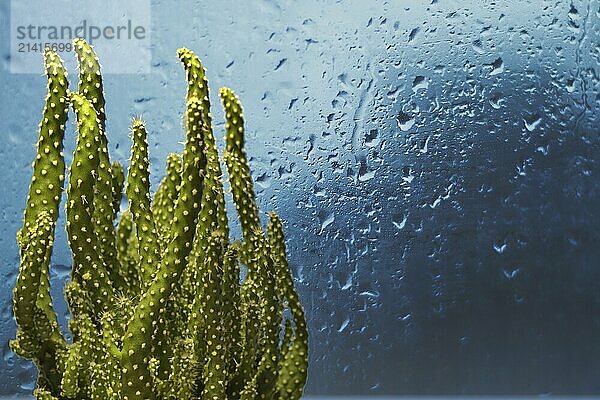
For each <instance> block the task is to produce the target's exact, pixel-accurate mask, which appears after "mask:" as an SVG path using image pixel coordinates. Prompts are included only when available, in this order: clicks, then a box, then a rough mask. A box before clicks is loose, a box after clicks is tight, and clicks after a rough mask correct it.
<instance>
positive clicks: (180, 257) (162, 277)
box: [11, 39, 308, 400]
mask: <svg viewBox="0 0 600 400" xmlns="http://www.w3.org/2000/svg"><path fill="white" fill-rule="evenodd" d="M74 49H75V52H76V55H77V60H78V63H79V87H78V90H77V91H76V92H70V91H69V89H68V86H69V83H68V80H67V72H66V70H65V68H64V67H63V63H62V60H61V59H60V57H59V56H58V55H57V54H55V53H54V52H52V51H51V50H49V49H47V50H46V51H45V54H44V60H45V70H46V75H47V77H48V95H47V97H46V106H45V107H44V113H43V118H42V122H41V124H40V131H39V139H38V145H37V155H36V158H35V160H34V163H33V177H32V180H31V185H30V189H29V195H28V197H27V206H26V208H25V213H24V223H23V228H22V229H21V230H20V231H19V232H18V234H17V241H18V244H19V247H20V256H21V266H20V271H19V276H18V278H17V282H16V286H15V290H14V315H15V319H16V322H17V326H18V330H17V336H16V339H15V340H13V341H12V342H11V347H12V349H13V350H14V351H15V352H16V353H17V354H19V355H20V356H22V357H25V358H28V359H30V360H32V361H33V362H34V363H35V365H36V366H37V369H38V371H39V374H38V382H37V388H36V390H35V392H34V393H35V396H36V398H38V399H102V400H104V399H115V400H116V399H125V400H133V399H149V400H159V399H202V400H215V399H230V400H237V399H240V400H241V399H257V400H258V399H268V400H271V399H273V400H280V399H281V400H284V399H285V400H288V399H299V398H300V397H301V395H302V391H303V387H304V384H305V381H306V371H307V364H308V358H307V357H308V333H307V329H306V322H305V319H304V311H303V309H302V306H301V304H300V301H299V298H298V295H297V293H296V291H295V288H294V285H293V281H292V278H291V275H290V271H289V267H288V263H287V259H286V250H285V242H284V236H283V225H282V222H281V220H280V219H279V217H277V215H275V214H274V213H271V215H270V220H269V223H268V227H267V229H266V233H265V231H264V230H263V227H262V226H261V222H260V219H259V213H258V208H257V206H256V201H255V195H254V189H253V183H252V178H251V175H250V168H249V165H248V161H247V159H246V155H245V152H244V148H243V146H244V129H243V116H242V108H241V105H240V102H239V100H238V98H237V97H236V96H235V94H234V93H233V92H232V91H231V90H230V89H227V88H223V89H221V91H220V97H221V100H222V102H223V106H224V109H225V116H226V125H225V130H226V137H225V139H226V149H225V153H224V159H225V164H226V167H227V171H228V173H229V182H230V185H231V191H232V194H233V201H234V202H235V206H236V211H237V215H238V218H239V222H240V225H241V228H242V238H241V240H235V241H231V239H230V234H229V227H228V223H229V222H228V218H227V213H226V211H225V210H226V207H225V191H224V188H223V178H222V169H221V163H220V159H219V154H218V150H217V146H216V143H215V138H214V135H213V131H212V124H211V116H210V102H209V96H208V82H207V79H206V76H205V72H204V68H203V67H202V64H201V62H200V60H199V59H198V57H196V55H194V53H193V52H191V51H190V50H188V49H180V50H179V51H178V56H179V58H180V60H181V62H182V64H183V66H184V68H185V71H186V75H187V81H188V91H187V108H186V112H185V122H186V130H187V132H186V141H185V148H184V151H183V154H182V155H181V156H179V155H175V154H171V155H169V156H168V159H167V172H166V176H165V178H164V179H163V180H162V181H161V183H160V185H159V187H158V189H157V190H156V193H155V194H154V197H151V195H150V176H149V165H148V164H149V159H148V142H147V135H148V133H147V131H146V127H145V125H144V123H143V122H142V121H141V120H139V119H136V120H134V121H133V124H132V127H131V134H132V140H133V144H132V150H131V164H130V166H129V170H128V172H127V176H126V177H125V174H124V171H123V167H122V166H121V165H120V164H119V163H118V162H113V163H111V162H110V157H109V153H108V140H107V137H106V134H105V132H106V130H105V128H106V114H105V110H104V106H105V99H104V95H103V89H102V88H103V82H102V75H101V74H100V63H99V61H98V58H97V57H96V54H95V53H94V51H93V49H92V47H91V46H90V45H89V44H88V43H86V42H85V40H83V39H75V40H74ZM69 107H71V108H73V111H74V112H75V116H76V126H77V132H78V135H77V145H76V148H75V152H74V154H73V161H72V164H71V166H70V168H69V177H68V187H67V189H66V191H67V201H66V230H67V236H68V241H69V246H70V248H71V251H72V254H73V268H72V273H71V281H70V282H69V283H68V284H67V286H66V289H65V294H66V298H67V301H68V304H69V310H70V313H71V319H70V321H69V330H70V332H71V335H72V341H70V342H68V341H67V340H66V339H65V338H64V337H63V335H62V333H61V331H60V329H59V326H58V323H57V318H56V314H55V312H54V310H53V308H52V301H51V298H50V289H49V287H50V284H49V271H50V256H51V254H52V246H53V241H54V231H55V227H56V223H57V218H58V213H59V205H60V198H61V192H62V191H63V184H64V182H65V160H64V154H63V138H64V132H65V123H66V121H67V116H68V109H69ZM125 196H126V198H127V203H128V205H129V207H128V209H127V210H125V211H123V212H120V209H121V203H122V202H123V199H124V197H125ZM242 268H245V269H246V273H245V274H241V269H242ZM241 275H245V278H244V279H243V280H242V279H241Z"/></svg>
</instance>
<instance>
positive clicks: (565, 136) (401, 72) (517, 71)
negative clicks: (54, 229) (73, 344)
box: [0, 0, 600, 396]
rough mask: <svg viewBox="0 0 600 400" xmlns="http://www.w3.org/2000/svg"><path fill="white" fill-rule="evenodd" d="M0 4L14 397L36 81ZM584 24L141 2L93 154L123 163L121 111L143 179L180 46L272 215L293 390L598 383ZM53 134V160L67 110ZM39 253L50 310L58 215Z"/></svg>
mask: <svg viewBox="0 0 600 400" xmlns="http://www.w3.org/2000/svg"><path fill="white" fill-rule="evenodd" d="M9 15H10V12H9V4H8V2H2V4H1V5H0V44H1V54H2V58H1V60H0V88H1V89H0V105H1V107H0V138H1V140H2V146H0V160H1V161H0V163H1V164H0V166H1V168H0V187H1V188H2V190H0V212H1V214H0V220H1V234H0V279H1V282H0V285H1V286H0V319H1V325H0V326H2V330H1V331H0V345H1V346H2V357H1V358H0V394H15V393H27V392H30V391H31V390H32V387H33V376H34V372H33V371H34V370H33V368H32V366H31V365H30V364H29V363H28V362H25V361H23V360H20V359H19V358H18V357H16V356H15V355H14V354H13V353H12V352H11V351H10V350H9V348H8V345H7V342H8V340H9V338H11V337H13V335H14V331H15V326H14V322H13V319H12V318H13V317H12V314H11V290H12V287H13V285H14V281H15V278H16V274H17V270H18V249H17V247H16V243H15V233H16V231H17V229H18V228H19V227H20V223H21V215H22V209H23V207H24V204H25V196H26V191H27V188H28V183H29V180H30V174H31V168H30V163H31V161H32V159H33V156H34V151H35V149H34V147H33V144H34V143H35V141H36V135H37V133H36V130H37V124H38V122H39V119H40V115H41V109H42V107H43V98H44V95H45V78H44V77H43V76H41V75H40V76H36V75H15V74H9V72H8V70H9V65H8V63H9V61H10V56H9V53H8V51H9V50H8V49H9V30H8V29H9V28H8V26H9ZM599 19H600V5H599V4H598V2H597V1H572V2H569V1H543V0H537V1H497V2H493V3H492V2H482V1H477V0H473V1H450V0H433V1H427V2H425V1H416V0H415V1H388V2H383V1H361V0H348V1H337V2H334V1H316V0H305V1H302V2H296V1H290V0H283V1H264V0H260V1H259V0H251V1H250V0H248V1H244V2H237V1H222V2H221V1H220V2H201V1H178V2H168V1H158V0H154V1H152V57H153V63H152V73H151V74H143V75H142V74H140V75H108V76H106V77H105V88H106V97H107V102H108V104H107V114H108V128H107V130H108V136H109V140H110V151H111V155H112V157H113V158H115V159H118V160H120V161H123V162H124V163H127V159H128V156H129V138H128V125H129V122H130V119H131V117H133V116H137V115H141V116H143V118H144V119H145V120H146V121H147V125H148V128H149V130H150V131H151V135H152V136H151V138H150V142H151V163H152V177H153V178H152V180H153V183H155V184H156V183H157V182H158V181H159V179H160V178H161V177H162V173H163V168H164V160H165V158H166V155H167V153H169V152H172V151H180V150H181V147H182V146H181V144H180V143H181V142H182V141H183V133H182V129H181V125H182V124H181V113H182V109H183V105H184V94H185V81H184V74H183V72H182V68H181V66H180V65H179V62H178V60H177V59H176V57H175V51H176V49H177V48H178V47H180V46H186V47H189V48H191V49H193V50H194V51H195V52H196V53H197V54H198V55H200V56H201V58H202V60H203V62H204V64H205V66H206V67H207V69H208V78H209V81H210V84H211V87H212V96H213V97H214V96H216V94H217V90H216V89H217V88H218V87H220V86H223V85H227V86H229V87H232V88H233V89H234V90H236V91H237V93H238V94H239V95H240V97H241V100H242V102H243V104H244V111H245V115H246V119H247V129H248V136H247V137H248V143H247V149H248V153H249V154H250V155H251V156H252V159H251V166H252V169H253V176H254V178H255V181H256V188H257V191H258V193H257V195H258V201H259V203H260V206H261V210H262V211H264V212H267V211H269V210H276V211H278V212H279V213H280V215H281V216H282V218H283V219H284V220H285V221H286V229H287V238H288V250H289V256H290V261H291V265H292V267H293V274H294V276H295V278H296V285H297V287H298V290H299V292H300V294H301V297H302V300H303V302H304V304H305V306H306V311H307V317H308V321H309V326H310V333H311V354H310V358H311V366H310V372H309V381H308V385H307V393H309V394H315V395H316V394H319V395H328V394H363V395H370V396H374V395H378V394H542V393H555V394H559V393H562V394H599V393H600V372H599V371H600V341H599V339H600V317H599V316H600V290H599V287H600V231H599V229H598V226H600V181H599V179H598V174H599V173H600V171H599V168H598V162H599V159H600V139H599V135H598V133H599V129H598V117H599V111H600V110H599V107H600V103H599V99H600V98H599V97H598V72H599V71H600V69H599V68H600V64H599V63H600V47H599V44H598V43H599V42H600V41H599V37H598V28H599ZM99 56H100V58H101V59H102V54H99ZM71 77H72V80H75V78H74V77H75V71H72V72H71ZM73 83H74V82H73ZM213 104H214V109H213V115H214V121H215V123H216V126H215V131H216V132H217V136H222V129H223V126H222V123H221V122H220V121H221V120H222V117H223V114H222V111H221V109H220V106H219V105H218V102H217V99H216V97H214V98H213ZM66 141H67V145H66V153H67V157H68V158H70V157H71V156H70V154H69V153H71V152H72V149H73V142H74V132H73V126H72V122H69V130H68V133H67V139H66ZM264 215H265V214H263V217H264ZM236 232H239V230H237V231H236ZM54 253H55V254H54V263H55V265H56V267H55V269H54V272H53V274H52V276H53V287H54V293H55V301H56V303H57V308H58V309H59V310H60V312H59V314H60V315H59V317H60V319H61V321H64V319H65V316H66V311H65V309H64V301H63V300H62V299H61V298H60V293H61V292H62V290H61V289H62V285H63V284H64V280H65V279H66V276H67V273H68V269H69V268H68V267H65V265H69V263H70V255H69V252H68V247H67V245H66V239H65V234H64V230H62V229H61V230H59V240H58V243H57V246H56V249H55V252H54Z"/></svg>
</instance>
